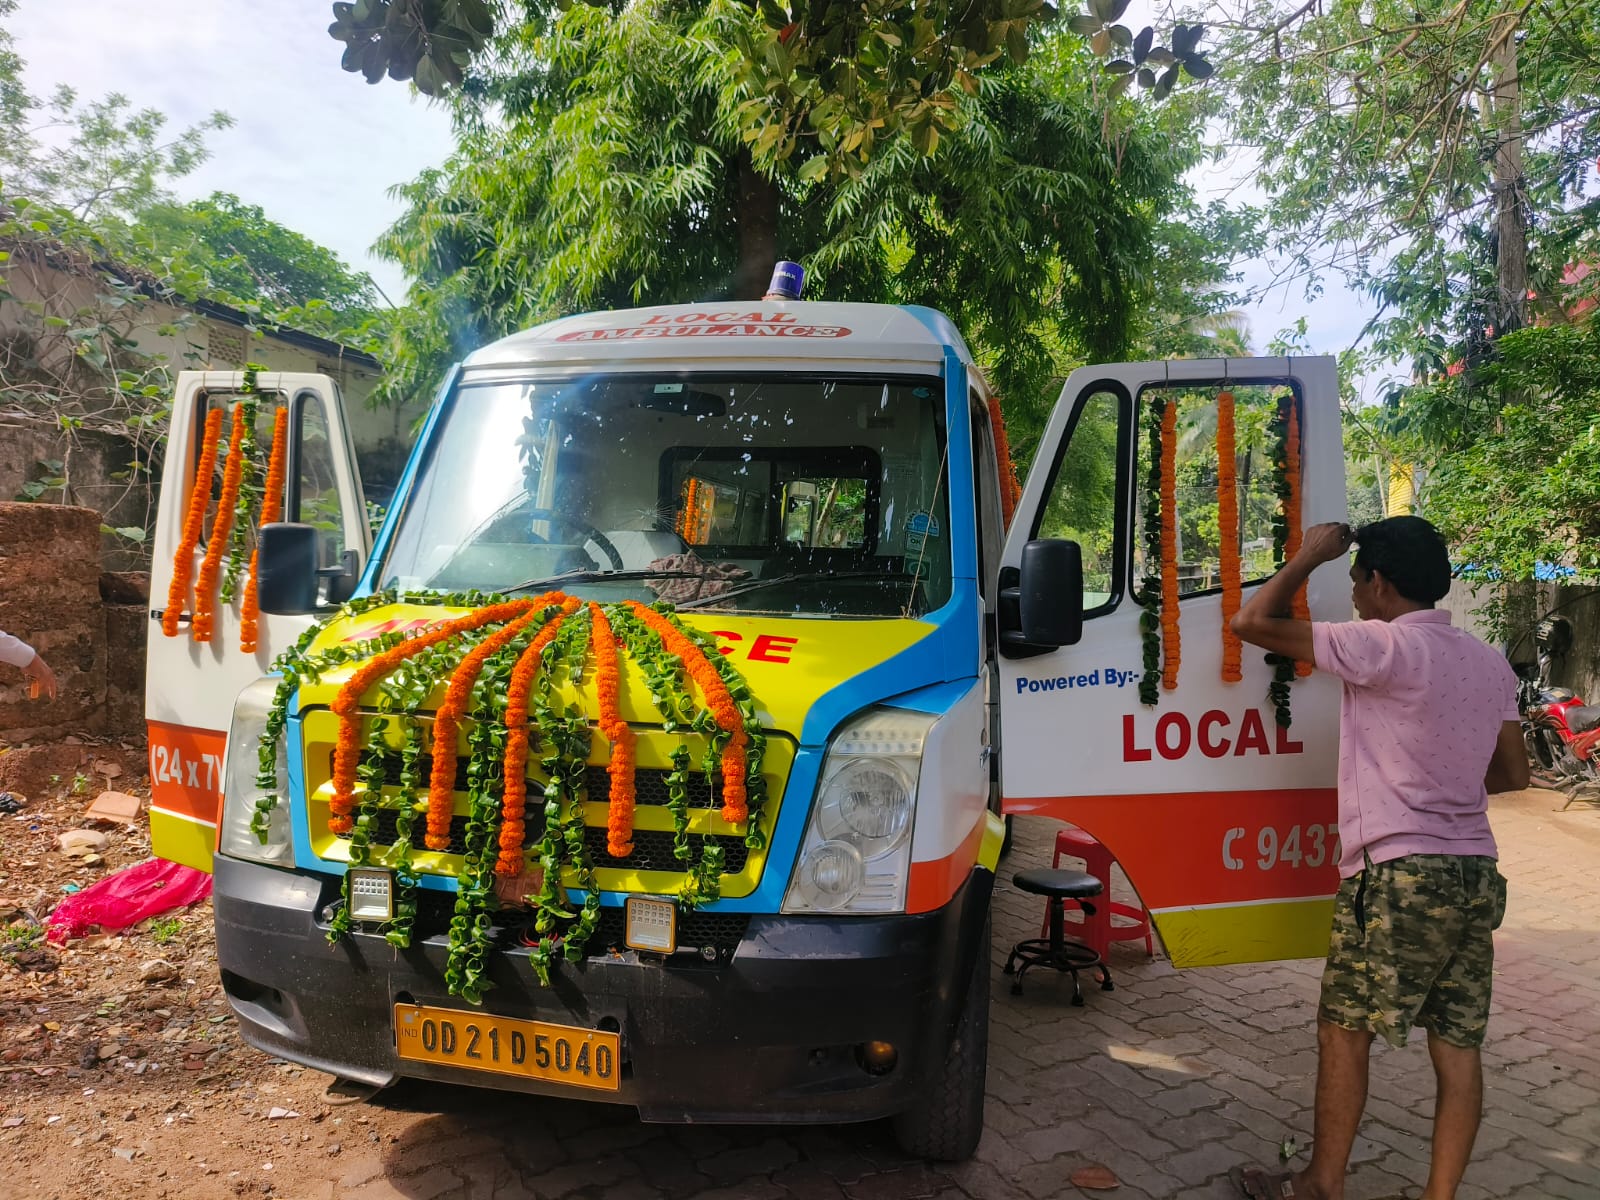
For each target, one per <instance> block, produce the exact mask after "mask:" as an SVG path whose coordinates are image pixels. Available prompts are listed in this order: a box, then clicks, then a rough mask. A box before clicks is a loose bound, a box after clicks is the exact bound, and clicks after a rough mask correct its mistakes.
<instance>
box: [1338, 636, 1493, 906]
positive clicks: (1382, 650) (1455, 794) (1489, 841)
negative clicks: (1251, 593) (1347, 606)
mask: <svg viewBox="0 0 1600 1200" xmlns="http://www.w3.org/2000/svg"><path fill="white" fill-rule="evenodd" d="M1311 641H1312V645H1313V648H1314V650H1315V654H1316V665H1317V667H1318V669H1319V670H1323V671H1327V672H1328V673H1329V674H1330V675H1337V676H1338V677H1339V678H1340V679H1341V680H1343V681H1344V697H1343V700H1342V701H1341V702H1340V705H1339V840H1340V843H1341V845H1342V852H1341V854H1340V857H1339V874H1340V876H1341V877H1342V878H1345V879H1348V878H1350V877H1351V876H1352V875H1355V874H1357V873H1358V872H1359V871H1360V870H1361V868H1362V865H1363V862H1362V855H1363V853H1365V854H1367V855H1370V856H1371V858H1372V861H1373V862H1375V863H1378V862H1388V861H1389V860H1391V859H1396V858H1401V857H1403V856H1404V855H1407V854H1462V855H1470V854H1482V855H1487V856H1488V857H1490V858H1494V857H1496V850H1495V843H1494V834H1493V833H1491V832H1490V830H1489V814H1488V805H1489V796H1488V792H1487V791H1486V790H1485V789H1484V775H1485V774H1486V773H1487V771H1488V769H1489V759H1490V758H1491V757H1492V756H1493V754H1494V747H1495V739H1496V738H1498V737H1499V734H1500V727H1501V725H1502V724H1503V723H1504V722H1506V721H1515V720H1517V719H1518V714H1517V677H1516V673H1515V672H1513V671H1512V669H1511V664H1510V663H1508V662H1506V660H1505V657H1504V656H1503V655H1501V654H1500V653H1499V652H1498V651H1496V650H1493V649H1491V648H1490V647H1488V646H1486V645H1484V644H1483V643H1482V642H1480V641H1479V640H1478V639H1477V638H1475V637H1473V636H1472V635H1471V634H1470V633H1467V632H1465V631H1463V630H1460V629H1456V628H1455V627H1454V626H1452V625H1451V624H1450V614H1449V613H1448V612H1446V611H1444V610H1443V609H1424V610H1422V611H1420V612H1411V613H1405V614H1402V615H1401V616H1399V617H1396V618H1395V619H1394V620H1393V621H1340V622H1326V621H1316V622H1313V623H1312V626H1311Z"/></svg>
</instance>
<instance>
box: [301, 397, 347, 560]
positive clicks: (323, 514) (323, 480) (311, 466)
mask: <svg viewBox="0 0 1600 1200" xmlns="http://www.w3.org/2000/svg"><path fill="white" fill-rule="evenodd" d="M293 423H294V438H295V441H294V443H293V445H294V449H295V452H296V453H295V460H294V470H293V472H292V486H291V487H290V489H289V520H291V521H301V522H304V523H305V524H307V525H310V526H312V527H314V528H315V529H316V531H317V548H318V550H317V557H318V561H319V565H320V566H323V567H332V566H337V565H338V564H339V561H340V559H341V556H342V555H343V554H344V549H345V546H344V508H343V505H342V504H341V503H340V500H339V475H338V471H337V469H336V465H335V459H334V449H333V442H332V441H331V440H330V438H329V436H328V411H327V409H326V408H325V407H324V406H323V402H322V397H321V396H319V395H317V394H316V393H315V392H309V391H306V392H301V393H300V394H299V395H298V396H296V397H295V406H294V413H293Z"/></svg>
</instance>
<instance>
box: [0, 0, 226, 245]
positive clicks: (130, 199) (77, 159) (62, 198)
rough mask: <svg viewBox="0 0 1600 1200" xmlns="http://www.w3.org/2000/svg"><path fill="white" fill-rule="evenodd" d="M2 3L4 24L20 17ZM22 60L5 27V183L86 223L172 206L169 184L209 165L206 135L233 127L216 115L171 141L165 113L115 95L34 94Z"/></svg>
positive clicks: (1, 164) (0, 166) (0, 44)
mask: <svg viewBox="0 0 1600 1200" xmlns="http://www.w3.org/2000/svg"><path fill="white" fill-rule="evenodd" d="M16 7H17V6H16V0H0V20H4V19H5V18H7V17H9V16H10V15H11V14H12V13H14V12H15V11H16ZM22 76H23V61H22V59H21V57H20V56H18V54H17V53H16V51H15V50H14V49H13V47H12V39H11V35H10V34H9V33H8V32H7V31H6V30H5V29H4V28H3V27H0V177H3V178H4V180H5V183H6V188H7V190H8V191H9V192H10V193H11V194H12V195H14V196H16V195H21V196H28V197H32V198H34V199H38V200H44V199H48V200H50V201H51V202H52V203H54V204H56V205H58V206H59V207H61V208H63V209H65V210H66V211H67V212H69V213H71V214H72V215H73V216H74V217H76V218H78V219H79V220H82V221H93V220H96V219H99V218H102V217H108V216H112V217H116V216H121V217H126V216H128V215H130V214H133V213H136V212H139V211H141V210H142V209H144V208H146V207H147V206H149V205H150V204H153V203H156V202H158V201H161V200H164V199H167V198H168V197H169V195H170V193H169V192H168V191H167V183H168V181H170V180H173V179H178V178H181V177H182V176H184V175H187V174H189V173H190V172H191V171H193V170H194V169H195V168H196V167H198V166H199V165H200V164H201V163H202V162H204V161H205V159H206V146H205V137H206V134H208V133H211V132H214V131H216V130H220V129H226V128H228V127H229V126H230V125H232V124H233V121H232V118H230V117H229V116H228V114H227V113H224V112H213V113H212V114H211V115H210V116H209V117H207V118H206V119H205V120H204V121H202V122H200V123H199V124H198V125H191V126H190V127H189V128H187V129H185V130H183V131H181V132H180V133H178V134H176V135H169V134H168V130H167V118H166V116H165V114H163V113H160V112H158V111H156V110H155V109H153V108H140V109H136V108H134V107H133V106H132V105H131V104H130V103H129V101H128V98H127V97H126V96H123V95H121V94H119V93H116V92H113V93H111V94H110V95H107V96H105V97H104V98H103V99H99V100H89V101H84V100H81V99H80V98H79V96H78V93H77V92H76V91H75V90H73V89H72V88H70V87H67V86H66V85H64V84H63V85H60V86H58V87H56V88H55V89H54V90H53V91H52V92H51V93H50V94H49V96H47V97H41V96H38V95H35V94H34V93H33V92H31V91H29V89H28V87H27V84H26V82H25V81H24V80H23V77H22Z"/></svg>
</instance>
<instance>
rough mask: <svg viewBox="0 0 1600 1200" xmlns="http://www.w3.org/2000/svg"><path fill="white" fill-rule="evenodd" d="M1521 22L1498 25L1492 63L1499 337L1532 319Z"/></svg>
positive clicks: (1504, 20)
mask: <svg viewBox="0 0 1600 1200" xmlns="http://www.w3.org/2000/svg"><path fill="white" fill-rule="evenodd" d="M1518 24H1519V22H1518V21H1517V20H1516V19H1515V18H1513V17H1510V16H1508V17H1506V18H1505V19H1503V20H1502V21H1501V22H1500V23H1499V25H1498V26H1497V30H1496V34H1497V36H1500V42H1499V45H1498V46H1497V47H1496V48H1495V50H1494V53H1493V55H1492V56H1491V59H1490V61H1491V63H1492V64H1493V67H1494V96H1493V112H1494V124H1495V155H1494V200H1495V235H1496V237H1495V247H1496V248H1495V275H1496V284H1497V291H1498V303H1497V305H1496V308H1497V309H1498V319H1497V320H1496V321H1495V329H1494V336H1495V337H1500V336H1501V335H1502V334H1507V333H1510V332H1512V331H1513V330H1516V329H1521V328H1522V327H1523V326H1524V325H1526V324H1527V323H1528V225H1527V196H1526V193H1525V190H1524V189H1525V186H1526V184H1525V180H1524V179H1523V174H1522V142H1523V134H1522V82H1521V79H1520V77H1519V75H1518V72H1517V37H1516V31H1517V26H1518Z"/></svg>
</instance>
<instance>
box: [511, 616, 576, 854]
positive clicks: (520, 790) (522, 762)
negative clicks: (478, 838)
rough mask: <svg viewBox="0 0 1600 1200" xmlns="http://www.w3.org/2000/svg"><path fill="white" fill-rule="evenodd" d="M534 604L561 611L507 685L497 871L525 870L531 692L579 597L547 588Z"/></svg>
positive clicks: (523, 656) (537, 637) (531, 645)
mask: <svg viewBox="0 0 1600 1200" xmlns="http://www.w3.org/2000/svg"><path fill="white" fill-rule="evenodd" d="M534 604H535V606H536V608H537V609H538V610H544V611H548V610H549V609H550V608H551V607H552V606H558V605H559V606H560V611H559V612H558V613H557V614H555V615H553V616H552V617H551V618H550V620H548V621H547V622H546V623H545V625H544V626H543V627H542V628H541V629H540V630H539V632H538V633H537V634H535V635H534V638H533V641H531V642H529V643H528V646H527V648H526V649H525V650H523V652H522V653H521V655H519V656H518V658H517V662H516V665H515V666H514V667H512V668H511V679H510V681H509V682H508V683H507V685H506V718H505V721H506V753H505V772H504V774H505V787H504V790H503V791H502V792H501V795H500V840H499V845H500V853H499V856H498V857H497V858H496V860H495V867H494V871H495V874H496V875H508V876H509V875H517V874H519V873H520V872H521V871H522V864H523V848H522V844H523V842H524V840H525V839H526V837H527V803H528V751H529V749H530V747H531V745H532V741H533V730H532V729H531V728H530V726H529V721H528V702H529V696H530V694H531V693H532V690H533V684H534V678H535V676H536V675H537V674H538V672H539V665H540V660H541V658H542V656H543V654H544V651H545V647H546V646H548V645H549V644H550V643H551V641H552V640H554V638H555V636H556V634H557V633H559V632H560V631H561V625H562V622H563V620H564V619H565V618H566V617H568V616H570V615H571V614H572V613H573V612H574V611H576V609H577V607H578V602H577V601H576V600H573V599H571V598H570V597H568V596H564V595H563V594H562V593H560V592H546V593H545V594H544V595H543V596H539V597H538V598H536V599H535V600H534Z"/></svg>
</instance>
